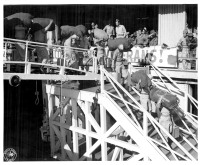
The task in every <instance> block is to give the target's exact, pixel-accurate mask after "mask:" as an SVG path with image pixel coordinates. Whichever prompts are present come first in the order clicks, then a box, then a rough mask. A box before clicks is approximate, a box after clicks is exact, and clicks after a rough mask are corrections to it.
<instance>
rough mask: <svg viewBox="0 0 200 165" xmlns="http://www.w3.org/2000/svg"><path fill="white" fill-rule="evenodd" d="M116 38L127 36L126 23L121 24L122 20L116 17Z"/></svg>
mask: <svg viewBox="0 0 200 165" xmlns="http://www.w3.org/2000/svg"><path fill="white" fill-rule="evenodd" d="M115 23H116V28H115V30H116V38H125V36H126V28H125V27H124V25H120V21H119V20H118V19H116V22H115Z"/></svg>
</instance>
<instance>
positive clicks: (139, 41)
mask: <svg viewBox="0 0 200 165" xmlns="http://www.w3.org/2000/svg"><path fill="white" fill-rule="evenodd" d="M148 42H149V41H148V37H147V35H146V34H141V35H139V36H137V38H136V45H137V46H140V47H145V46H146V45H147V44H148Z"/></svg>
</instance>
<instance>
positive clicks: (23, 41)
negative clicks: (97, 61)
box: [4, 38, 88, 51]
mask: <svg viewBox="0 0 200 165" xmlns="http://www.w3.org/2000/svg"><path fill="white" fill-rule="evenodd" d="M4 40H8V41H15V42H22V43H26V42H27V41H26V40H19V39H13V38H4ZM4 42H5V41H4ZM29 43H30V44H33V45H34V46H35V44H36V45H38V46H39V45H42V46H52V47H58V48H70V49H75V50H82V51H88V49H83V48H75V47H70V46H62V45H54V44H51V45H49V44H47V43H41V42H34V41H29Z"/></svg>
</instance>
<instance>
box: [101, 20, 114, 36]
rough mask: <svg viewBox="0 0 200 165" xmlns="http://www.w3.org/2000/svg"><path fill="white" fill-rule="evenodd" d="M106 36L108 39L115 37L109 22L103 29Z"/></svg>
mask: <svg viewBox="0 0 200 165" xmlns="http://www.w3.org/2000/svg"><path fill="white" fill-rule="evenodd" d="M103 30H104V31H105V32H106V33H107V34H108V37H109V38H111V36H113V35H115V31H114V27H113V26H112V25H111V22H110V21H109V23H108V25H106V26H105V27H104V29H103Z"/></svg>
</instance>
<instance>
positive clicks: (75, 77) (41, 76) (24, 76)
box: [3, 72, 100, 81]
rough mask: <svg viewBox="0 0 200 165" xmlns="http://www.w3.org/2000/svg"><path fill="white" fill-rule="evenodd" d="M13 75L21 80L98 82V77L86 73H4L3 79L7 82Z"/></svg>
mask: <svg viewBox="0 0 200 165" xmlns="http://www.w3.org/2000/svg"><path fill="white" fill-rule="evenodd" d="M13 75H18V76H19V77H20V79H22V80H57V81H69V80H99V79H100V76H99V75H97V74H94V73H89V72H88V73H86V75H55V74H24V73H4V74H3V79H4V80H9V79H10V78H11V77H12V76H13Z"/></svg>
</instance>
